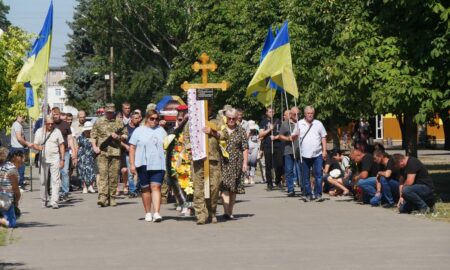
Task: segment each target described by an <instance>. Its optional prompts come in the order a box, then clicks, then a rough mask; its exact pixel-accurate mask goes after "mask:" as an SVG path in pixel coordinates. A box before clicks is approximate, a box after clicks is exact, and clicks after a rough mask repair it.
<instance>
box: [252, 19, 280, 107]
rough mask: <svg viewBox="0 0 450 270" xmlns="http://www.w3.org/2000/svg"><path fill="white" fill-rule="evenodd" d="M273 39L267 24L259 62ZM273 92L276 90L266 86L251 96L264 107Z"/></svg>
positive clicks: (273, 94) (269, 100)
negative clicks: (267, 29)
mask: <svg viewBox="0 0 450 270" xmlns="http://www.w3.org/2000/svg"><path fill="white" fill-rule="evenodd" d="M273 40H274V37H273V33H272V27H271V26H269V31H268V32H267V37H266V40H265V41H264V45H263V48H262V51H261V57H260V58H259V63H262V62H263V60H264V58H265V57H266V55H267V53H268V52H269V50H270V46H271V45H272V43H273ZM275 94H276V91H274V90H273V89H271V88H270V87H267V88H266V89H264V90H260V91H255V92H253V96H254V97H256V100H258V102H259V103H262V104H263V105H264V107H267V106H269V105H270V104H271V103H272V102H273V99H274V98H275Z"/></svg>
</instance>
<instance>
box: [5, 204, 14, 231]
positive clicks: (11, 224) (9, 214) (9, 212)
mask: <svg viewBox="0 0 450 270" xmlns="http://www.w3.org/2000/svg"><path fill="white" fill-rule="evenodd" d="M2 215H3V217H4V218H5V219H6V220H7V221H8V222H9V228H15V227H16V224H17V223H16V221H17V219H16V212H15V211H14V205H11V207H9V209H8V210H6V211H2Z"/></svg>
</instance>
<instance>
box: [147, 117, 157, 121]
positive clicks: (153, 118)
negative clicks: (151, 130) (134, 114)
mask: <svg viewBox="0 0 450 270" xmlns="http://www.w3.org/2000/svg"><path fill="white" fill-rule="evenodd" d="M148 120H150V121H156V120H158V117H149V118H148Z"/></svg>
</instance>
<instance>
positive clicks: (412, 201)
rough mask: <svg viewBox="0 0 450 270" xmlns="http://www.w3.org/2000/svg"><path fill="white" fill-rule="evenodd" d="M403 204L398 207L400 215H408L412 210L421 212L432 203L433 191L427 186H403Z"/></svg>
mask: <svg viewBox="0 0 450 270" xmlns="http://www.w3.org/2000/svg"><path fill="white" fill-rule="evenodd" d="M403 199H404V203H403V204H402V205H401V206H400V209H399V210H400V213H410V212H411V211H412V210H421V209H425V208H427V207H428V204H427V202H428V203H432V202H433V200H434V198H433V191H432V190H431V188H430V187H428V186H427V185H422V184H416V185H411V186H403Z"/></svg>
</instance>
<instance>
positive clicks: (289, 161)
mask: <svg viewBox="0 0 450 270" xmlns="http://www.w3.org/2000/svg"><path fill="white" fill-rule="evenodd" d="M295 164H296V160H295V159H294V155H292V154H290V155H284V177H286V186H287V191H288V193H289V192H294V170H295Z"/></svg>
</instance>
